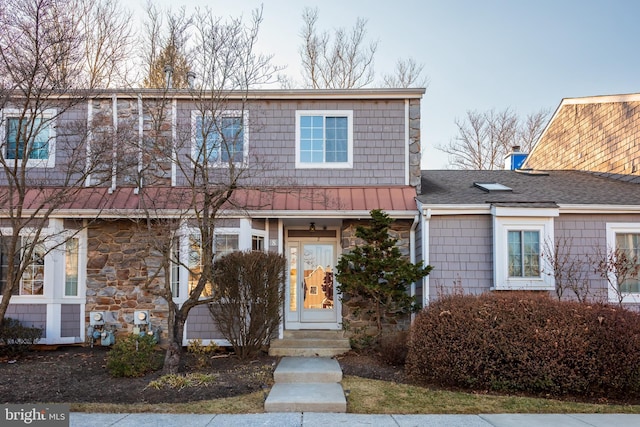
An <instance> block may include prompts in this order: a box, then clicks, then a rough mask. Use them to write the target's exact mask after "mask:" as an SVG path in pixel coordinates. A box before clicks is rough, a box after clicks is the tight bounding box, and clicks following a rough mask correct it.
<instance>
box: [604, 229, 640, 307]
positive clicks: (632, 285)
mask: <svg viewBox="0 0 640 427" xmlns="http://www.w3.org/2000/svg"><path fill="white" fill-rule="evenodd" d="M606 233H607V251H608V253H607V257H608V256H610V255H611V252H612V251H615V252H617V251H621V252H623V253H624V255H625V259H626V261H627V262H630V263H635V264H636V265H637V264H638V263H640V223H607V225H606ZM615 252H613V253H614V254H615ZM612 286H615V288H612ZM608 297H609V301H612V302H619V301H620V300H622V302H625V303H640V277H637V276H632V277H627V278H626V280H625V281H624V283H617V278H616V275H615V273H614V272H611V273H610V277H609V289H608Z"/></svg>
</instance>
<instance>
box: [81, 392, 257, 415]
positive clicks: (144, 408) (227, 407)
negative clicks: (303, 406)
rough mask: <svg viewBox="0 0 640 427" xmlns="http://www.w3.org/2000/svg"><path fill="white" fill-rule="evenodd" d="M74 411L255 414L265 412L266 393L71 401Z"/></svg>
mask: <svg viewBox="0 0 640 427" xmlns="http://www.w3.org/2000/svg"><path fill="white" fill-rule="evenodd" d="M70 408H71V411H72V412H103V413H140V412H155V413H171V414H253V413H259V412H264V394H263V393H262V392H256V393H251V394H244V395H242V396H236V397H229V398H225V399H215V400H201V401H196V402H188V403H171V404H167V403H160V404H146V403H137V404H130V405H119V404H112V403H71V404H70Z"/></svg>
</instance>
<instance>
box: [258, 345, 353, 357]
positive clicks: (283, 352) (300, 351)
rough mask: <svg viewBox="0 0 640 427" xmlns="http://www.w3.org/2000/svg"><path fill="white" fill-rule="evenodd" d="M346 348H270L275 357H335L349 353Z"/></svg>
mask: <svg viewBox="0 0 640 427" xmlns="http://www.w3.org/2000/svg"><path fill="white" fill-rule="evenodd" d="M348 351H349V349H347V350H345V349H344V348H289V347H287V348H273V347H270V348H269V356H274V357H334V356H339V355H341V354H344V353H346V352H348Z"/></svg>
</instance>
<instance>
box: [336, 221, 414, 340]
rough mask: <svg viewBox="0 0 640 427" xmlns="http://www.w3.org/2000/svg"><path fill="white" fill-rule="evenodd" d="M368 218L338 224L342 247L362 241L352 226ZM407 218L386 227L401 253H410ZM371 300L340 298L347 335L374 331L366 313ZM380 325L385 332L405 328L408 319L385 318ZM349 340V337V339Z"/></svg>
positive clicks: (374, 326)
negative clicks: (395, 240)
mask: <svg viewBox="0 0 640 427" xmlns="http://www.w3.org/2000/svg"><path fill="white" fill-rule="evenodd" d="M367 223H368V221H356V220H345V221H343V225H342V244H341V245H342V250H343V251H344V252H348V251H350V250H351V249H353V248H354V247H356V246H357V245H361V244H364V243H365V242H364V241H363V240H362V239H359V238H357V237H356V228H357V227H358V226H359V225H366V224H367ZM411 224H412V222H411V221H410V220H397V221H394V222H393V223H392V224H391V226H390V229H389V235H390V236H391V237H393V238H394V239H398V241H397V246H398V247H399V249H400V252H401V253H402V255H403V256H405V257H407V258H408V257H409V255H410V242H411V240H410V238H411ZM370 307H371V302H370V301H367V300H364V299H361V298H350V299H348V298H344V299H343V300H342V323H343V328H344V329H345V331H346V334H347V336H348V337H350V338H356V337H358V336H359V337H363V336H373V335H376V334H377V326H376V322H375V318H373V317H372V316H370V315H369V314H367V312H368V311H369V310H370ZM385 320H386V324H385V325H383V329H384V330H385V331H398V330H407V329H408V328H409V325H410V322H411V319H410V316H408V315H406V316H403V317H402V318H400V319H395V320H390V319H385ZM352 341H353V339H352Z"/></svg>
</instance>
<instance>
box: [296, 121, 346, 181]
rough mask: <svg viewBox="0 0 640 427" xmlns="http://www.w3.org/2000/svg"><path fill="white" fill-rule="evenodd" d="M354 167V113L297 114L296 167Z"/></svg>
mask: <svg viewBox="0 0 640 427" xmlns="http://www.w3.org/2000/svg"><path fill="white" fill-rule="evenodd" d="M352 166H353V111H351V110H335V111H296V167H297V168H350V167H352Z"/></svg>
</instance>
